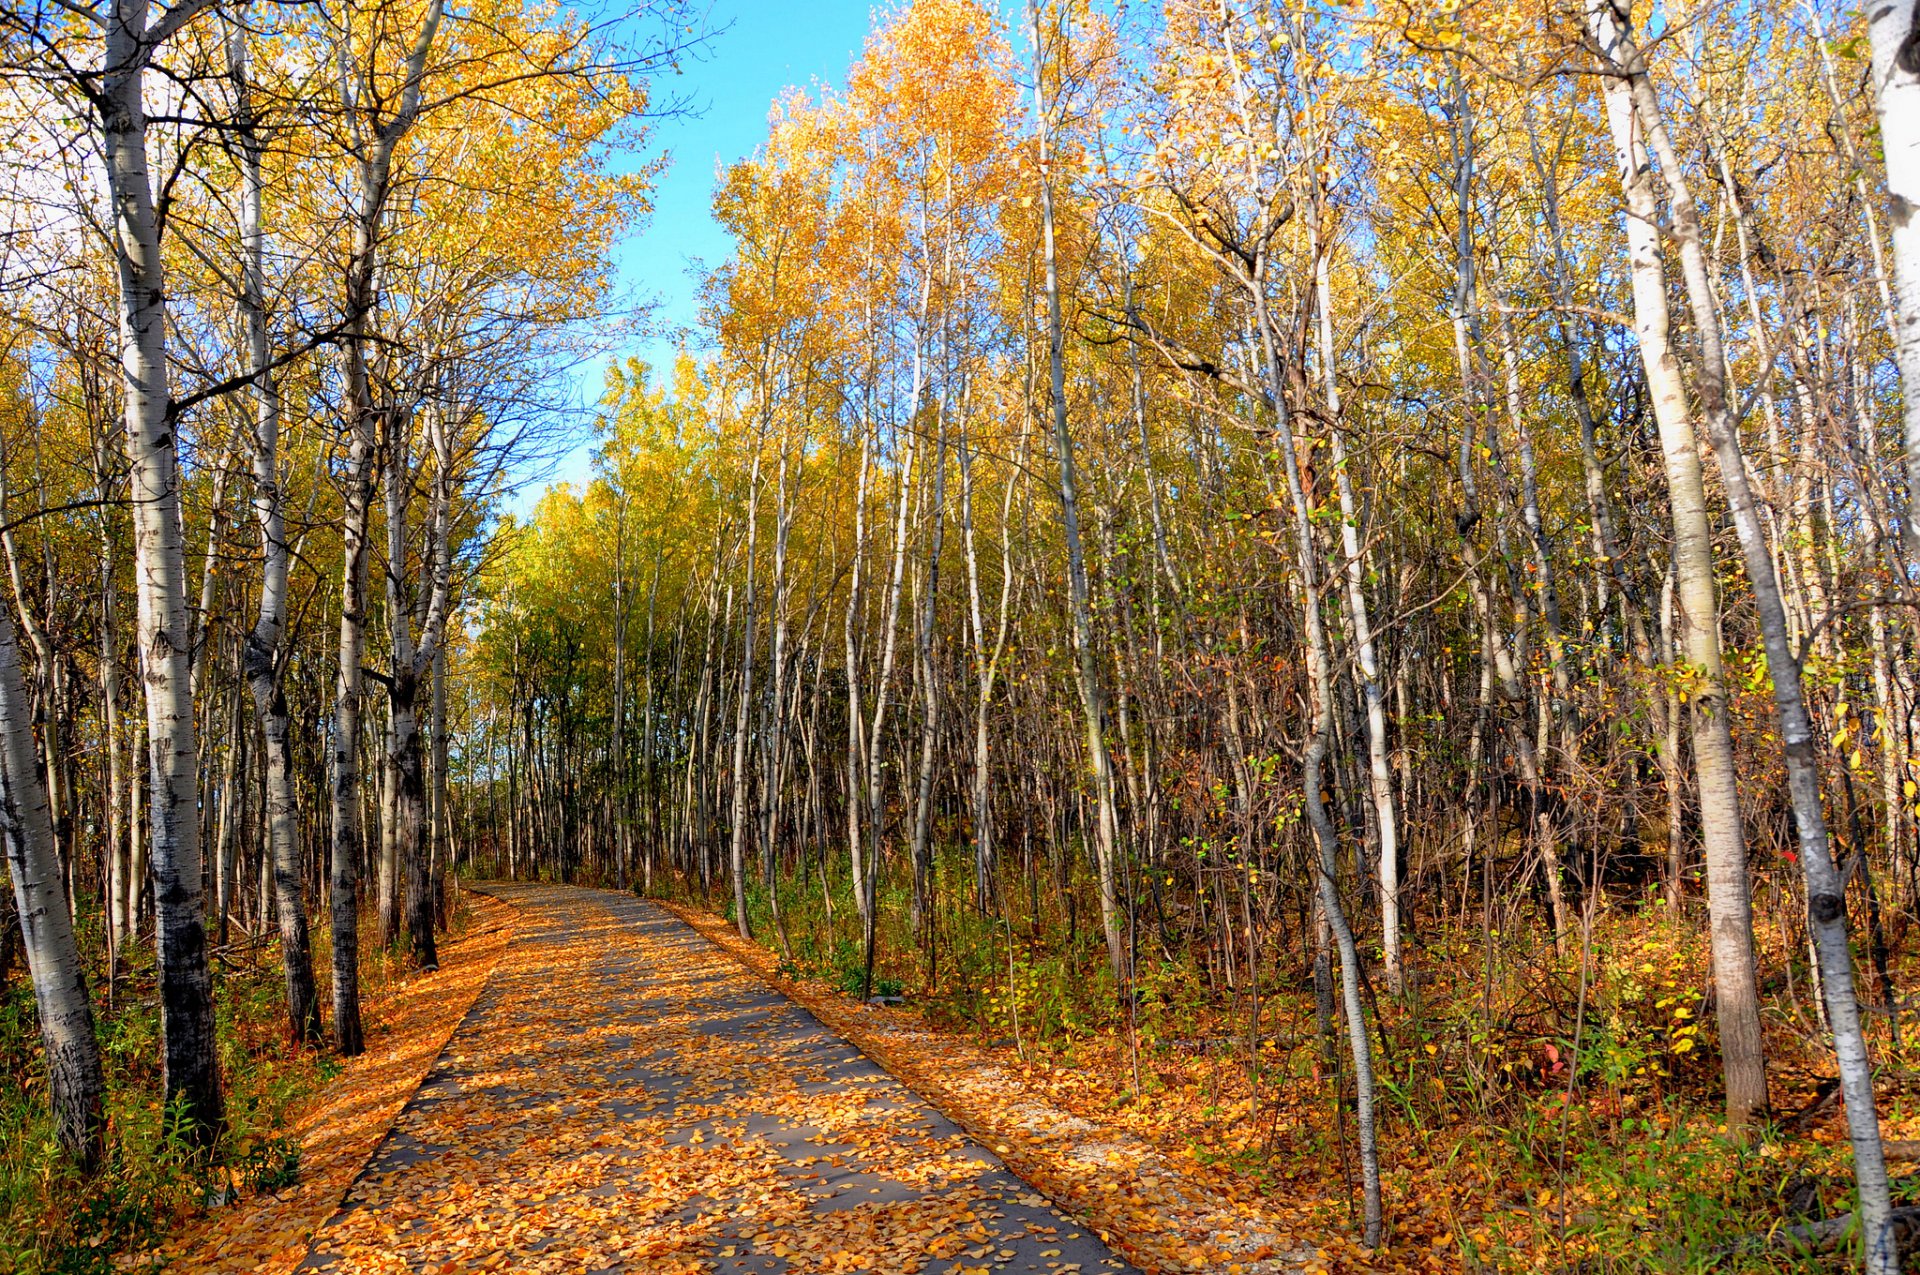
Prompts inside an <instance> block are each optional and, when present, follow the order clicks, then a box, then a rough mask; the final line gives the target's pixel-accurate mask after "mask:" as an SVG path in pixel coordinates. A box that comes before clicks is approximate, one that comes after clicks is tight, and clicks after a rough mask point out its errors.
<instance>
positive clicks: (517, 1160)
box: [176, 885, 1310, 1275]
mask: <svg viewBox="0 0 1920 1275" xmlns="http://www.w3.org/2000/svg"><path fill="white" fill-rule="evenodd" d="M488 889H489V890H490V891H491V892H492V893H493V894H494V895H495V896H496V897H497V898H498V899H500V900H503V901H505V902H506V903H508V904H511V911H512V913H513V914H514V915H513V917H512V921H511V925H512V929H513V940H512V944H511V946H510V947H509V948H508V949H507V950H506V951H505V953H504V954H503V955H502V956H501V957H500V958H499V959H498V960H497V963H495V964H493V966H492V968H491V973H490V975H489V976H488V977H487V978H486V982H485V986H484V988H483V989H481V990H480V991H479V992H478V996H477V999H476V998H474V997H472V996H467V995H464V994H463V992H462V990H461V989H460V988H456V987H448V988H447V991H446V992H445V994H443V995H441V996H439V997H436V998H435V1001H434V1003H433V1008H432V1010H431V1012H432V1013H433V1014H435V1015H438V1016H441V1017H445V1016H447V1015H452V1017H453V1018H454V1019H455V1020H457V1022H458V1026H457V1027H454V1028H452V1029H451V1035H450V1037H448V1036H443V1037H442V1039H443V1040H444V1041H445V1044H444V1046H443V1047H441V1048H440V1049H439V1050H438V1058H437V1061H434V1062H433V1064H432V1066H431V1068H430V1069H422V1070H424V1073H425V1074H424V1080H423V1082H422V1083H420V1085H419V1087H418V1089H417V1090H416V1091H414V1092H413V1094H412V1097H411V1098H409V1099H406V1100H405V1103H404V1107H403V1108H402V1109H400V1110H399V1111H398V1114H397V1119H393V1121H392V1126H391V1129H390V1130H389V1131H387V1132H386V1134H385V1137H384V1138H382V1139H380V1140H379V1142H378V1146H377V1149H375V1148H371V1147H365V1144H364V1143H361V1144H359V1145H361V1146H362V1147H365V1149H364V1150H363V1151H362V1152H361V1155H362V1156H363V1157H364V1155H365V1154H366V1151H371V1160H370V1161H368V1162H365V1168H364V1169H360V1170H359V1171H358V1173H357V1175H356V1174H355V1173H353V1172H352V1171H351V1169H349V1171H348V1173H347V1175H346V1177H347V1180H346V1181H340V1180H336V1177H337V1175H330V1174H328V1173H312V1172H309V1171H307V1170H303V1173H302V1177H303V1185H302V1186H301V1187H300V1188H299V1189H298V1190H296V1191H291V1192H286V1193H283V1195H284V1196H285V1197H288V1198H284V1199H281V1198H276V1197H263V1198H264V1199H266V1200H270V1201H272V1203H269V1204H265V1205H257V1206H253V1209H254V1211H255V1212H256V1213H257V1214H259V1217H258V1218H257V1219H256V1220H255V1221H254V1222H253V1223H252V1224H251V1225H241V1226H238V1227H236V1226H235V1224H234V1223H233V1222H232V1221H226V1220H224V1219H223V1222H221V1223H215V1224H213V1225H212V1226H211V1227H210V1228H209V1230H208V1231H207V1233H206V1234H204V1235H203V1236H201V1237H200V1238H201V1240H202V1241H203V1243H204V1246H201V1245H195V1244H187V1245H184V1246H182V1247H178V1248H176V1252H178V1253H179V1254H180V1255H181V1266H182V1267H185V1268H191V1269H193V1270H196V1271H200V1270H229V1269H278V1270H287V1269H292V1268H295V1267H297V1268H298V1269H301V1270H315V1271H340V1272H353V1273H354V1275H360V1273H361V1272H369V1273H372V1272H387V1271H429V1272H436V1273H438V1275H453V1273H454V1272H464V1271H482V1270H495V1271H548V1270H551V1271H569V1272H575V1271H580V1272H586V1271H596V1272H597V1271H626V1272H642V1271H645V1272H670V1271H671V1272H693V1271H718V1272H766V1273H769V1275H772V1273H774V1272H811V1271H855V1272H875V1273H881V1272H896V1271H897V1272H903V1273H905V1272H926V1273H927V1275H936V1273H938V1275H948V1273H954V1275H975V1273H976V1272H985V1271H989V1270H991V1271H1033V1272H1038V1273H1041V1275H1045V1273H1048V1272H1082V1273H1084V1275H1094V1273H1095V1272H1099V1271H1103V1270H1104V1271H1132V1270H1139V1269H1141V1268H1142V1267H1144V1268H1146V1269H1149V1270H1153V1269H1193V1268H1194V1267H1193V1265H1190V1264H1188V1263H1187V1262H1184V1261H1178V1260H1175V1261H1172V1262H1169V1261H1167V1260H1163V1258H1164V1253H1163V1250H1165V1249H1166V1247H1167V1244H1166V1241H1165V1240H1164V1239H1163V1238H1160V1237H1158V1236H1155V1235H1152V1234H1146V1233H1138V1234H1136V1232H1137V1231H1138V1229H1139V1228H1138V1227H1137V1226H1136V1225H1134V1224H1132V1223H1128V1224H1126V1225H1122V1223H1124V1222H1126V1221H1127V1219H1126V1218H1125V1216H1124V1214H1125V1211H1126V1210H1125V1207H1122V1208H1119V1209H1116V1208H1115V1207H1114V1206H1113V1205H1112V1203H1111V1202H1108V1203H1106V1204H1099V1205H1097V1206H1096V1207H1081V1206H1083V1205H1084V1204H1085V1203H1086V1200H1085V1198H1084V1197H1085V1196H1086V1194H1087V1193H1086V1192H1085V1191H1079V1190H1076V1189H1072V1188H1071V1185H1070V1184H1071V1183H1072V1182H1073V1181H1074V1180H1075V1179H1076V1178H1077V1177H1080V1176H1084V1169H1085V1168H1086V1167H1089V1166H1097V1167H1098V1168H1099V1170H1100V1172H1101V1174H1102V1176H1103V1177H1104V1178H1105V1179H1106V1181H1109V1182H1113V1183H1115V1184H1117V1185H1115V1186H1113V1187H1109V1188H1107V1192H1106V1193H1107V1194H1110V1195H1113V1194H1117V1195H1119V1196H1120V1197H1121V1198H1122V1199H1130V1200H1131V1201H1132V1207H1133V1208H1134V1209H1135V1210H1136V1211H1137V1212H1138V1213H1139V1214H1140V1216H1139V1217H1137V1218H1135V1219H1134V1221H1135V1222H1144V1221H1148V1220H1150V1219H1149V1218H1148V1217H1147V1215H1148V1214H1150V1213H1152V1212H1153V1211H1154V1210H1153V1209H1151V1208H1150V1207H1148V1206H1150V1205H1151V1204H1152V1203H1153V1201H1151V1200H1149V1199H1148V1198H1147V1197H1145V1196H1142V1195H1141V1194H1140V1190H1141V1189H1142V1188H1141V1186H1140V1184H1138V1183H1136V1182H1135V1181H1134V1176H1135V1175H1137V1174H1140V1173H1142V1172H1144V1173H1145V1174H1146V1176H1147V1177H1148V1178H1149V1179H1151V1178H1152V1176H1153V1171H1152V1168H1151V1165H1144V1166H1143V1165H1142V1164H1136V1163H1121V1164H1117V1165H1111V1164H1109V1161H1110V1160H1118V1161H1125V1160H1127V1158H1128V1156H1129V1153H1130V1148H1128V1147H1126V1146H1125V1145H1124V1144H1111V1143H1103V1142H1102V1141H1100V1140H1099V1138H1098V1137H1097V1136H1093V1135H1095V1133H1096V1131H1094V1130H1092V1129H1091V1127H1089V1126H1086V1125H1085V1123H1084V1122H1080V1124H1079V1125H1078V1126H1076V1125H1075V1124H1073V1123H1072V1122H1071V1117H1067V1116H1066V1115H1065V1113H1057V1114H1058V1116H1059V1117H1060V1119H1061V1120H1062V1121H1065V1122H1067V1123H1065V1125H1064V1128H1065V1129H1066V1130H1068V1131H1075V1130H1076V1129H1077V1132H1078V1133H1079V1135H1080V1136H1071V1132H1070V1133H1069V1136H1066V1137H1059V1136H1056V1137H1053V1138H1052V1139H1051V1140H1048V1141H1046V1142H1045V1143H1044V1145H1045V1146H1046V1147H1047V1148H1049V1149H1048V1151H1047V1152H1046V1153H1045V1154H1043V1155H1041V1156H1040V1158H1041V1159H1043V1160H1048V1161H1051V1162H1052V1163H1050V1164H1039V1165H1035V1164H1034V1161H1035V1159H1036V1154H1037V1153H1036V1149H1035V1145H1033V1143H1034V1139H1033V1136H1032V1135H1029V1137H1028V1138H1027V1139H1025V1140H1023V1141H1022V1143H1021V1146H1020V1148H1019V1149H1018V1150H1017V1151H1016V1150H1015V1148H1014V1146H1013V1144H1012V1142H1011V1140H1008V1141H997V1142H991V1145H989V1144H988V1143H984V1142H983V1141H977V1140H975V1138H973V1137H970V1136H969V1134H968V1133H966V1132H963V1130H962V1129H961V1128H960V1127H959V1126H957V1125H956V1124H955V1123H954V1122H953V1121H951V1120H949V1119H948V1118H946V1116H944V1115H942V1114H941V1112H940V1111H938V1110H936V1109H935V1108H934V1107H933V1106H931V1105H929V1104H928V1103H927V1102H926V1101H924V1100H923V1099H922V1098H921V1097H920V1096H918V1095H916V1094H915V1093H914V1092H912V1091H911V1090H909V1089H908V1088H906V1087H905V1086H903V1085H902V1084H901V1083H900V1082H899V1081H898V1080H896V1079H895V1078H894V1077H893V1076H891V1075H889V1074H888V1073H887V1072H886V1071H883V1070H882V1069H881V1068H880V1067H879V1066H876V1065H875V1064H874V1063H873V1062H872V1061H870V1060H869V1059H868V1058H867V1057H866V1056H864V1055H863V1054H862V1053H861V1052H860V1051H859V1050H858V1049H856V1048H854V1047H853V1046H852V1045H850V1044H848V1043H847V1041H846V1040H845V1039H843V1038H842V1037H841V1036H840V1035H836V1034H835V1033H833V1032H830V1031H828V1030H826V1029H825V1028H823V1027H822V1025H821V1023H820V1020H818V1019H817V1018H815V1017H814V1016H813V1015H812V1014H810V1013H809V1012H808V1011H807V1010H806V1009H803V1008H801V1007H800V1006H798V1005H796V1004H795V1003H794V1002H793V1001H792V1000H790V999H788V998H787V997H786V996H784V995H782V994H780V993H779V992H778V991H775V990H774V989H773V988H772V987H770V986H769V985H768V981H767V980H766V979H764V978H763V977H761V976H760V975H759V974H757V973H756V972H755V971H754V970H752V969H750V968H747V967H746V966H744V965H743V964H742V963H741V962H739V961H737V960H735V959H733V958H732V957H730V956H729V955H728V954H727V953H725V952H723V951H721V950H719V949H718V948H716V947H715V946H714V945H713V944H711V943H709V942H708V941H707V939H705V938H702V937H701V935H700V934H699V933H697V932H696V931H695V930H694V929H692V928H690V927H689V926H688V925H687V924H686V923H684V922H683V921H682V920H680V919H678V918H676V917H675V916H673V915H672V914H670V913H669V912H668V911H666V910H665V909H664V908H662V907H660V906H659V905H657V904H654V903H650V902H646V901H643V900H639V899H635V898H633V897H632V896H629V895H622V894H618V893H614V892H610V891H594V890H584V889H573V888H567V887H558V886H526V885H499V886H492V887H488ZM493 907H498V905H489V910H491V909H492V908H493ZM500 910H501V911H506V910H507V909H505V908H501V909H500ZM447 973H448V970H447V969H443V971H442V975H440V976H436V977H435V979H428V980H421V981H420V983H419V985H421V986H427V987H431V986H433V985H434V984H435V983H436V981H437V980H438V979H440V978H441V977H443V976H445V975H446V974H447ZM449 981H450V982H452V981H453V980H449ZM461 987H464V982H462V983H461ZM463 1002H464V1004H463ZM467 1004H470V1005H471V1008H470V1009H468V1008H466V1005H467ZM343 1084H344V1085H345V1086H346V1087H345V1088H344V1089H342V1085H343ZM336 1091H338V1092H339V1094H340V1095H341V1096H342V1097H344V1096H345V1095H346V1094H347V1093H352V1094H353V1095H354V1097H355V1099H356V1100H358V1105H359V1106H360V1107H361V1108H363V1109H364V1108H369V1107H370V1106H371V1105H372V1104H373V1103H374V1101H375V1100H374V1099H373V1097H372V1096H371V1095H363V1094H361V1093H360V1091H359V1089H358V1088H356V1087H355V1086H354V1085H353V1084H352V1083H351V1075H350V1074H343V1075H342V1076H340V1077H338V1078H336V1079H335V1081H334V1082H332V1083H331V1084H330V1085H329V1087H328V1093H329V1094H333V1093H335V1092H336ZM1002 1096H1003V1099H1004V1098H1005V1097H1006V1095H1004V1094H1003V1095H1002ZM942 1105H943V1106H944V1105H949V1104H947V1103H943V1104H942ZM1004 1105H1005V1104H1004V1103H1003V1106H1004ZM1010 1109H1011V1108H1010ZM1022 1111H1023V1115H1024V1117H1025V1118H1027V1119H1032V1118H1035V1117H1038V1116H1041V1115H1043V1114H1044V1113H1045V1111H1046V1108H1045V1102H1044V1099H1042V1098H1038V1097H1036V1098H1035V1099H1034V1102H1033V1105H1031V1106H1030V1107H1028V1108H1024V1109H1022ZM968 1123H970V1124H971V1123H973V1122H972V1121H971V1120H969V1121H968ZM330 1125H338V1126H341V1127H342V1128H335V1129H332V1130H331V1131H330V1130H329V1126H330ZM345 1126H352V1127H353V1128H355V1129H363V1128H364V1127H365V1112H364V1110H362V1111H359V1112H352V1111H348V1110H347V1109H346V1107H345V1105H344V1104H342V1103H332V1104H330V1103H329V1102H327V1101H326V1099H325V1098H324V1097H323V1099H322V1100H321V1101H320V1102H318V1103H316V1104H315V1107H314V1114H313V1115H312V1116H311V1117H310V1118H309V1119H308V1120H307V1121H305V1122H303V1126H302V1129H301V1133H302V1136H303V1141H306V1142H309V1143H311V1142H314V1141H315V1140H316V1139H317V1140H318V1141H319V1142H320V1143H321V1144H322V1145H327V1144H333V1145H340V1146H344V1145H345V1143H347V1142H349V1141H351V1140H352V1139H351V1137H350V1136H346V1135H344V1134H343V1131H342V1130H343V1128H344V1127H345ZM1009 1163H1012V1164H1014V1165H1016V1166H1017V1167H1019V1168H1020V1169H1021V1170H1022V1171H1023V1172H1026V1173H1030V1174H1031V1175H1032V1176H1033V1177H1034V1179H1035V1180H1036V1181H1039V1182H1041V1183H1042V1184H1043V1187H1044V1189H1045V1190H1046V1191H1047V1192H1048V1194H1047V1195H1043V1194H1042V1193H1041V1192H1040V1191H1037V1190H1035V1189H1034V1187H1033V1186H1030V1185H1028V1183H1027V1182H1025V1181H1022V1180H1021V1178H1020V1177H1017V1176H1015V1174H1014V1173H1013V1172H1011V1171H1010V1170H1009V1168H1008V1164H1009ZM1076 1165H1079V1166H1080V1167H1079V1168H1076V1167H1075V1166H1076ZM329 1167H331V1161H329ZM1036 1170H1037V1171H1036ZM349 1181H350V1183H351V1187H350V1189H347V1186H348V1182H349ZM342 1190H346V1198H345V1202H344V1204H342V1205H341V1206H340V1207H339V1208H338V1209H337V1210H333V1209H330V1208H323V1209H322V1210H321V1212H320V1215H319V1221H316V1220H315V1219H314V1214H313V1211H312V1206H314V1205H324V1204H328V1203H338V1202H339V1201H340V1198H341V1197H340V1192H341V1191H342ZM329 1191H331V1195H330V1196H329ZM1048 1195H1054V1196H1055V1198H1062V1199H1063V1202H1064V1203H1066V1205H1067V1207H1066V1209H1065V1210H1063V1209H1061V1208H1056V1206H1055V1205H1054V1204H1053V1203H1052V1202H1051V1201H1050V1200H1049V1198H1048ZM303 1202H304V1203H303ZM296 1213H297V1214H299V1215H300V1216H299V1217H298V1218H296V1217H295V1216H294V1215H295V1214H296ZM329 1214H330V1216H329ZM1076 1218H1079V1219H1081V1220H1076ZM1218 1220H1220V1221H1225V1220H1226V1219H1225V1218H1221V1219H1218ZM1089 1222H1091V1223H1092V1224H1091V1225H1090V1224H1089ZM1108 1224H1112V1227H1113V1229H1108ZM1096 1228H1098V1229H1096ZM1157 1229H1158V1230H1159V1231H1160V1232H1162V1233H1163V1234H1164V1233H1165V1232H1168V1231H1169V1230H1176V1229H1177V1228H1170V1227H1167V1226H1165V1225H1160V1226H1159V1227H1158V1228H1157ZM1101 1231H1105V1233H1106V1235H1107V1236H1109V1237H1110V1238H1111V1239H1112V1241H1113V1243H1112V1245H1111V1246H1110V1245H1109V1244H1108V1243H1106V1242H1103V1239H1102V1237H1101ZM308 1236H311V1237H312V1238H311V1240H310V1241H309V1240H308V1239H307V1237H308ZM271 1237H277V1240H278V1241H279V1242H278V1243H277V1244H276V1243H275V1241H274V1238H271ZM183 1238H185V1239H189V1240H190V1239H191V1238H192V1237H183ZM1136 1253H1137V1254H1138V1255H1139V1256H1140V1257H1142V1258H1143V1259H1144V1260H1143V1261H1142V1262H1141V1263H1140V1265H1138V1266H1136V1265H1130V1264H1129V1261H1128V1257H1130V1256H1133V1255H1135V1254H1136ZM1119 1254H1126V1256H1121V1255H1119ZM1305 1255H1308V1256H1310V1251H1309V1252H1308V1253H1307V1254H1305ZM1192 1256H1193V1257H1195V1258H1199V1259H1201V1262H1202V1263H1203V1264H1204V1265H1205V1268H1206V1269H1217V1270H1226V1269H1228V1265H1227V1264H1226V1263H1225V1262H1224V1261H1222V1262H1220V1263H1218V1264H1216V1263H1215V1262H1214V1260H1213V1259H1214V1258H1216V1257H1217V1258H1221V1259H1224V1258H1226V1257H1228V1256H1229V1255H1228V1254H1226V1253H1224V1252H1219V1251H1218V1250H1213V1249H1204V1250H1197V1251H1195V1252H1194V1253H1193V1254H1192ZM1263 1256H1264V1255H1263ZM1303 1264H1304V1262H1299V1261H1286V1262H1284V1263H1283V1262H1281V1261H1277V1260H1271V1259H1269V1260H1265V1261H1259V1262H1257V1263H1255V1262H1247V1263H1244V1264H1243V1265H1242V1266H1241V1267H1240V1269H1244V1270H1245V1271H1247V1272H1255V1271H1268V1270H1281V1269H1298V1268H1299V1267H1300V1266H1301V1265H1303Z"/></svg>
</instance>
